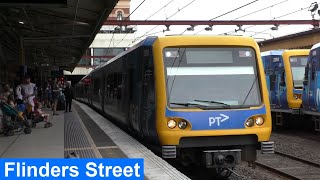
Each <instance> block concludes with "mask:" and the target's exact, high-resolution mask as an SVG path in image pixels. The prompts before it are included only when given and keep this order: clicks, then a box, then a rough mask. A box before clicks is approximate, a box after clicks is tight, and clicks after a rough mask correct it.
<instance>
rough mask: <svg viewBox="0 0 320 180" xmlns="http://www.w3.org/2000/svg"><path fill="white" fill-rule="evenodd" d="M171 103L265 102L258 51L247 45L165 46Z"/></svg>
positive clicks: (234, 104)
mask: <svg viewBox="0 0 320 180" xmlns="http://www.w3.org/2000/svg"><path fill="white" fill-rule="evenodd" d="M163 57H164V58H163V59H164V66H165V73H166V87H167V100H168V106H170V107H173V108H176V107H179V108H180V107H182V106H185V107H190V106H189V105H195V104H196V105H198V104H200V105H203V106H206V107H208V106H210V107H211V108H213V109H214V108H226V107H228V108H247V107H251V106H258V105H261V94H260V89H259V88H260V86H259V79H258V72H257V66H256V61H257V60H256V55H255V51H254V50H253V49H252V48H247V47H201V48H191V47H187V48H184V47H183V48H165V49H164V51H163Z"/></svg>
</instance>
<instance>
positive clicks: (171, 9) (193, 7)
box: [130, 0, 320, 42]
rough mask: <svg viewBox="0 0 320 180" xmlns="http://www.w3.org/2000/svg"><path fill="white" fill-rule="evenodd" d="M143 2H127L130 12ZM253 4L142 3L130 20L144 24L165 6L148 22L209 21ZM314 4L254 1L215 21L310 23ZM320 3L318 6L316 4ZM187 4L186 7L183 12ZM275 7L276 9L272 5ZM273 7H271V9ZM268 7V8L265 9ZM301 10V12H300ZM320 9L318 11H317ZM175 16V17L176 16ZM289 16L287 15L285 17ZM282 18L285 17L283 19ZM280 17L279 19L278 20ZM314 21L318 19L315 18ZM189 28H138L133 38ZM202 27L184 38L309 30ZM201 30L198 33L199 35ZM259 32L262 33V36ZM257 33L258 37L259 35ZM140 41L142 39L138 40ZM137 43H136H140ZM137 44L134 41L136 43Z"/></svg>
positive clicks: (205, 0) (231, 0)
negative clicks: (292, 21)
mask: <svg viewBox="0 0 320 180" xmlns="http://www.w3.org/2000/svg"><path fill="white" fill-rule="evenodd" d="M142 1H143V0H131V2H130V5H131V12H132V11H134V10H135V9H136V8H137V7H138V5H139V4H140V3H141V2H142ZM252 1H254V0H145V2H144V3H143V4H142V5H141V6H140V7H139V8H137V9H136V10H135V12H133V13H132V14H131V16H130V19H131V20H146V19H147V18H148V17H149V16H150V15H152V14H153V13H155V12H156V11H158V10H159V9H160V8H162V7H163V6H164V5H166V4H168V3H169V2H170V3H169V4H168V5H167V6H166V7H165V8H163V9H162V10H161V11H159V12H158V13H157V14H155V15H154V16H152V17H151V18H150V19H149V20H166V19H167V18H168V17H170V16H172V15H173V14H175V13H176V14H175V15H173V16H172V17H170V18H169V19H168V20H210V19H212V18H214V17H217V16H219V15H221V14H224V13H226V12H228V11H231V10H233V9H235V8H238V7H240V6H243V5H245V4H248V3H250V2H252ZM313 2H316V1H315V0H257V1H256V2H254V3H252V4H250V5H248V6H246V7H244V8H241V9H239V10H236V11H234V12H232V13H230V14H227V15H224V16H222V17H219V18H217V19H216V20H234V19H236V18H238V19H237V20H272V19H276V20H311V19H312V16H311V13H310V11H308V8H309V7H310V5H311V3H313ZM319 3H320V2H319ZM187 4H189V5H188V6H187V7H185V8H183V7H184V6H186V5H187ZM276 4H277V5H276ZM272 5H274V6H272ZM269 6H272V7H270V8H267V7H269ZM263 8H266V9H265V10H261V11H259V12H257V13H254V14H251V15H248V16H245V17H242V18H239V17H241V16H244V15H246V14H248V13H251V12H254V11H257V10H260V9H263ZM304 8H305V9H304ZM319 9H320V7H319ZM177 12H178V13H177ZM293 12H294V13H293ZM288 13H292V14H290V15H286V14H288ZM284 15H286V16H284ZM281 16H283V17H281ZM279 17H280V18H279ZM315 18H316V19H319V15H318V14H316V16H315ZM188 27H189V26H170V31H166V32H163V30H164V29H166V28H165V26H158V27H156V26H154V25H152V26H138V27H137V32H136V33H135V37H141V36H144V35H152V36H153V35H156V36H165V35H172V34H180V33H182V32H184V31H185V30H186V28H188ZM205 27H206V26H196V27H195V30H194V31H185V32H184V33H183V34H184V35H189V34H195V33H198V34H199V35H218V34H219V35H220V34H224V33H228V34H234V35H244V36H252V35H254V36H253V37H254V38H255V39H256V40H257V41H261V40H265V39H271V38H275V37H279V36H284V35H287V34H293V33H297V32H301V31H306V30H310V29H312V28H313V26H312V25H283V26H279V29H278V30H276V31H275V30H271V29H270V28H271V27H272V26H271V25H268V26H253V27H250V26H243V27H242V29H245V32H237V33H236V32H235V29H238V27H237V26H235V25H232V26H214V27H213V30H212V31H205V30H203V29H204V28H205ZM201 30H202V31H201ZM262 31H263V32H262ZM259 32H261V33H259ZM141 39H142V37H141ZM141 39H140V40H141ZM138 41H139V40H137V42H138Z"/></svg>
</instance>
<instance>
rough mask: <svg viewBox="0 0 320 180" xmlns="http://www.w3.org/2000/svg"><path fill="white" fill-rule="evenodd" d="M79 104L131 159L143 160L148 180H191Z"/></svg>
mask: <svg viewBox="0 0 320 180" xmlns="http://www.w3.org/2000/svg"><path fill="white" fill-rule="evenodd" d="M74 102H75V103H76V104H78V105H79V106H80V107H81V108H82V109H83V110H84V111H85V112H86V113H87V114H88V115H89V117H91V119H93V120H94V122H95V123H96V124H97V125H98V126H99V127H100V128H101V129H102V130H103V131H104V132H105V133H106V134H107V135H108V136H109V137H110V139H111V140H112V141H113V142H114V143H115V144H116V145H117V146H118V147H119V148H120V149H121V150H122V152H124V154H125V155H126V156H128V157H129V158H143V159H144V172H145V176H146V178H148V179H154V180H157V179H159V180H163V179H177V180H180V179H190V178H188V177H187V176H185V175H184V174H182V173H181V172H180V171H178V170H177V169H176V168H174V167H173V166H171V165H170V164H168V163H167V162H166V161H164V160H163V159H161V158H160V157H158V156H157V155H155V154H154V153H153V152H152V151H150V150H149V149H147V148H146V147H145V146H143V145H142V144H141V143H139V142H138V141H137V140H135V139H134V138H133V137H131V136H129V135H128V134H127V133H125V132H124V131H122V130H121V129H120V128H118V127H117V126H115V125H114V124H113V123H111V122H110V121H108V120H107V119H106V118H104V117H103V116H101V115H100V114H98V113H96V112H95V111H94V110H92V109H91V108H89V107H88V106H86V105H84V104H82V103H80V102H77V101H74Z"/></svg>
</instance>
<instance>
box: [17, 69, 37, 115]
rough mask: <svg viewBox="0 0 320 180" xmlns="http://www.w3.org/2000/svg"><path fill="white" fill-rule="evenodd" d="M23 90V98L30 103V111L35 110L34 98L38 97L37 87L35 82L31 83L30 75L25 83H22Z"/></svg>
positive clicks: (26, 77) (25, 79)
mask: <svg viewBox="0 0 320 180" xmlns="http://www.w3.org/2000/svg"><path fill="white" fill-rule="evenodd" d="M20 86H21V88H22V90H23V99H24V100H25V101H26V102H27V104H28V105H29V108H28V110H29V113H30V112H33V110H34V98H35V97H36V92H37V87H36V85H35V84H34V83H31V78H30V76H28V75H26V76H25V78H24V83H23V84H21V85H20Z"/></svg>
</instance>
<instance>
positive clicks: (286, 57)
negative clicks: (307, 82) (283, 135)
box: [261, 49, 310, 127]
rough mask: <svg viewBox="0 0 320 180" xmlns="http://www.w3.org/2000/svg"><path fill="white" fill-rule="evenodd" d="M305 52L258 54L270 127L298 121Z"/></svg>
mask: <svg viewBox="0 0 320 180" xmlns="http://www.w3.org/2000/svg"><path fill="white" fill-rule="evenodd" d="M309 51H310V50H307V49H292V50H272V51H266V52H262V53H261V56H262V61H263V65H264V69H265V73H266V80H267V87H268V91H269V99H270V105H271V111H272V115H273V119H274V125H277V126H282V127H288V126H293V125H297V124H298V123H299V120H300V116H299V114H300V107H301V104H302V89H303V78H304V69H305V66H306V64H307V60H308V54H309Z"/></svg>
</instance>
